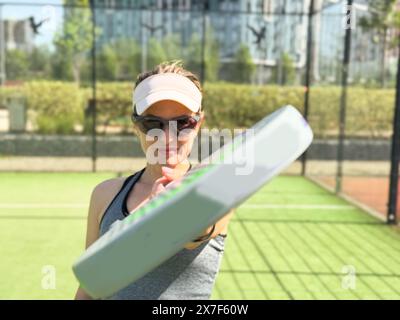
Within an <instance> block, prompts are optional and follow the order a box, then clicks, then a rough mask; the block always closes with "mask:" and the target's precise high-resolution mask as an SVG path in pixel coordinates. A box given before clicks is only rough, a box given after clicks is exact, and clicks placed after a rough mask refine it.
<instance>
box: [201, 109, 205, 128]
mask: <svg viewBox="0 0 400 320" xmlns="http://www.w3.org/2000/svg"><path fill="white" fill-rule="evenodd" d="M205 117H206V114H205V113H204V111H201V113H200V126H201V125H203V122H204V119H205Z"/></svg>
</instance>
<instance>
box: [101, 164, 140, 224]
mask: <svg viewBox="0 0 400 320" xmlns="http://www.w3.org/2000/svg"><path fill="white" fill-rule="evenodd" d="M138 172H139V171H138ZM138 172H135V173H134V174H131V175H130V176H128V177H127V178H126V179H125V180H124V183H123V184H122V187H121V188H120V189H119V191H118V192H117V194H116V195H115V196H114V198H113V199H112V200H111V202H110V204H109V205H108V206H107V208H106V210H105V211H104V213H103V216H102V217H101V219H100V223H99V228H100V226H101V224H102V222H103V220H104V217H105V216H106V214H107V211H108V209H110V207H111V206H112V204H113V203H114V201H115V199H117V197H118V195H119V194H120V193H121V192H122V190H124V188H125V187H126V185H127V184H128V183H129V181H131V180H132V179H133V177H134V176H135V175H136V174H137V173H138Z"/></svg>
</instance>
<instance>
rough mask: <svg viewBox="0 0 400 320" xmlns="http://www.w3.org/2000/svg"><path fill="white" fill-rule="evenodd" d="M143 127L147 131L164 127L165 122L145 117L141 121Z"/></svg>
mask: <svg viewBox="0 0 400 320" xmlns="http://www.w3.org/2000/svg"><path fill="white" fill-rule="evenodd" d="M139 123H140V125H141V128H142V131H144V132H145V133H147V132H148V131H150V130H152V129H163V127H164V124H163V123H162V122H161V121H159V120H156V119H143V120H142V121H140V122H139Z"/></svg>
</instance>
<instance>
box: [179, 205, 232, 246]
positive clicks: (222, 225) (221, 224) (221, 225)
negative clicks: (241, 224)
mask: <svg viewBox="0 0 400 320" xmlns="http://www.w3.org/2000/svg"><path fill="white" fill-rule="evenodd" d="M234 210H235V209H232V210H230V211H229V212H228V213H227V214H226V215H224V216H223V217H222V218H221V219H220V220H218V221H217V222H216V224H215V230H214V232H213V233H212V235H211V237H210V239H212V238H215V237H216V236H217V235H218V234H220V233H222V234H226V233H227V231H228V224H229V221H230V219H231V218H232V215H233V213H234V212H235V211H234ZM211 228H212V226H210V227H208V228H207V229H205V230H204V231H203V233H202V234H200V235H199V236H203V235H207V234H209V232H210V231H211ZM208 240H209V239H208ZM204 241H207V240H204ZM204 241H201V242H188V243H187V244H186V245H185V248H186V249H189V250H193V249H196V248H197V247H198V246H199V245H201V244H202V243H203V242H204Z"/></svg>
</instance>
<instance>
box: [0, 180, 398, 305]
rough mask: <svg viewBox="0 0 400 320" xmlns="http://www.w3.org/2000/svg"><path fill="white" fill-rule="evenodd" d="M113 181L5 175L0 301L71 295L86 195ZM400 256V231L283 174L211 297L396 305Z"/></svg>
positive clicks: (243, 231)
mask: <svg viewBox="0 0 400 320" xmlns="http://www.w3.org/2000/svg"><path fill="white" fill-rule="evenodd" d="M113 176H114V175H113V174H111V173H110V174H107V173H104V174H90V173H0V181H2V183H1V184H0V221H1V222H0V243H1V247H0V250H1V253H2V254H1V257H2V258H1V263H0V274H1V276H0V299H72V298H73V296H74V294H75V291H76V288H77V286H78V284H77V282H76V280H75V278H74V276H73V274H72V271H71V265H72V263H73V261H74V260H75V259H76V258H77V257H78V256H79V254H80V253H81V252H82V250H83V248H84V241H85V232H86V214H87V206H88V203H89V198H90V193H91V190H92V189H93V187H94V186H95V185H96V184H97V183H99V182H100V181H103V180H105V179H108V178H111V177H113ZM57 206H59V207H57ZM399 253H400V233H399V232H398V230H397V228H393V227H389V226H387V225H385V224H384V223H382V222H381V221H379V220H377V219H376V218H374V217H372V216H370V215H368V214H367V213H365V212H363V211H361V210H360V209H357V208H355V207H353V206H351V205H350V204H349V203H347V202H345V201H344V200H342V199H339V198H338V197H336V196H335V195H333V194H331V193H329V192H327V191H325V190H323V189H321V188H320V187H318V186H317V185H315V184H314V183H313V182H311V181H309V180H307V179H305V178H302V177H295V176H281V177H278V178H276V179H275V180H273V181H272V182H271V183H270V184H268V185H267V186H265V187H264V188H262V189H261V190H260V191H259V192H258V193H257V194H255V195H254V196H252V197H251V198H250V199H248V201H246V202H245V203H244V204H243V205H242V206H241V207H239V208H238V209H237V211H236V214H235V215H234V217H233V219H232V220H231V223H230V225H229V231H228V237H227V238H226V240H225V252H224V256H223V260H222V264H221V268H220V271H219V274H218V277H217V279H216V283H215V287H214V291H213V294H212V299H399V298H400V255H399ZM47 266H50V270H54V271H55V275H56V276H55V280H56V281H55V288H54V289H52V288H48V287H47V286H46V283H47V282H46V279H48V278H47V277H48V275H49V274H48V270H49V269H48V267H47ZM46 288H47V289H46Z"/></svg>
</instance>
